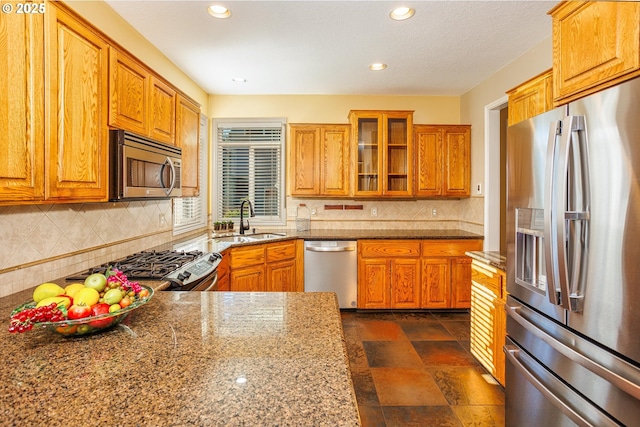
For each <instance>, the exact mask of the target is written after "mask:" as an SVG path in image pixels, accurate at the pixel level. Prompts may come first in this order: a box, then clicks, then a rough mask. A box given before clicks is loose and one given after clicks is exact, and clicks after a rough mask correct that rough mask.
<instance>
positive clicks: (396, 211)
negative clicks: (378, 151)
mask: <svg viewBox="0 0 640 427" xmlns="http://www.w3.org/2000/svg"><path fill="white" fill-rule="evenodd" d="M300 203H305V204H306V205H307V207H308V208H309V209H310V210H312V211H314V212H315V213H314V214H312V215H311V228H312V229H416V230H417V229H462V230H465V231H469V232H472V233H477V234H480V235H482V234H483V223H484V219H483V216H484V198H482V197H471V198H468V199H461V200H406V201H395V200H394V201H390V200H342V199H340V200H319V199H298V198H296V199H292V198H288V199H287V206H288V208H287V228H289V229H295V227H296V224H295V222H296V215H297V207H298V205H299V204H300ZM325 205H342V206H345V205H347V206H350V207H352V206H354V205H362V209H361V210H353V209H346V210H326V209H325ZM372 209H374V210H375V215H373V214H372ZM434 210H435V213H434ZM300 214H301V215H302V211H300ZM161 216H163V217H164V221H162V220H161ZM172 223H173V221H172V210H171V201H168V200H160V201H140V202H119V203H85V204H64V205H25V206H0V297H2V296H6V295H9V294H12V293H15V292H19V291H21V290H23V289H28V288H31V287H33V286H36V285H38V284H39V283H42V282H46V281H47V280H53V279H56V278H59V277H64V276H68V275H70V274H73V273H76V272H80V271H82V270H86V269H88V268H89V267H92V266H95V265H100V264H103V263H106V262H109V261H111V260H113V259H117V258H121V257H124V256H126V255H129V254H131V253H134V252H138V251H141V250H144V249H148V248H150V247H153V246H157V245H160V244H163V243H166V242H169V241H171V240H172V239H173V235H172Z"/></svg>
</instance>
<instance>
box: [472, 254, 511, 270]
mask: <svg viewBox="0 0 640 427" xmlns="http://www.w3.org/2000/svg"><path fill="white" fill-rule="evenodd" d="M465 255H467V256H469V257H471V258H472V259H475V260H478V261H480V262H483V263H485V264H488V265H491V266H493V267H495V268H498V269H500V270H502V271H506V269H507V258H506V257H505V256H504V255H502V254H500V252H497V251H471V252H466V253H465Z"/></svg>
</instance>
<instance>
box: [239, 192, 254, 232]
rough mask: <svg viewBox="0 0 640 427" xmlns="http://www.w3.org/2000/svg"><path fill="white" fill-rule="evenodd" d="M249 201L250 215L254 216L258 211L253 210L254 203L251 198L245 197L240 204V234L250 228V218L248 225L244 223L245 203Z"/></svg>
mask: <svg viewBox="0 0 640 427" xmlns="http://www.w3.org/2000/svg"><path fill="white" fill-rule="evenodd" d="M245 203H249V216H251V217H254V216H256V213H255V212H254V211H253V205H252V204H251V202H250V201H249V199H244V200H243V201H242V203H241V204H240V234H244V231H245V230H248V229H249V220H248V219H247V225H246V226H245V225H244V204H245Z"/></svg>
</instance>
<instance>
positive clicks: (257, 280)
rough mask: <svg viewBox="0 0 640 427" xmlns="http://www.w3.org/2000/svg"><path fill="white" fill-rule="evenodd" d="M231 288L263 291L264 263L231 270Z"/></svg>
mask: <svg viewBox="0 0 640 427" xmlns="http://www.w3.org/2000/svg"><path fill="white" fill-rule="evenodd" d="M230 287H231V290H232V291H234V292H236V291H238V292H242V291H247V292H264V291H265V290H266V289H265V276H264V265H255V266H253V267H245V268H238V269H236V270H231V284H230Z"/></svg>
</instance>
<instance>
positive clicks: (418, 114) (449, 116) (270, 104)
mask: <svg viewBox="0 0 640 427" xmlns="http://www.w3.org/2000/svg"><path fill="white" fill-rule="evenodd" d="M350 110H414V111H415V113H414V118H413V121H414V123H439V124H445V123H446V124H459V123H460V98H459V97H457V96H363V95H212V96H210V97H209V113H210V117H212V118H233V117H285V118H286V119H287V121H288V122H289V123H348V120H347V116H348V114H349V111H350Z"/></svg>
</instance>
